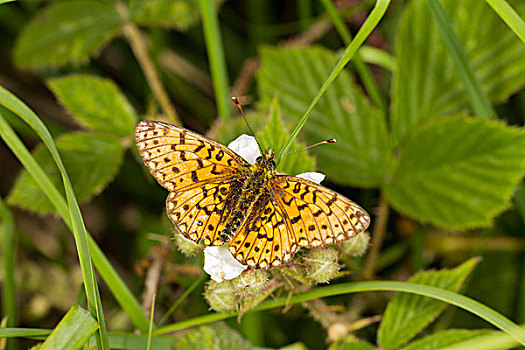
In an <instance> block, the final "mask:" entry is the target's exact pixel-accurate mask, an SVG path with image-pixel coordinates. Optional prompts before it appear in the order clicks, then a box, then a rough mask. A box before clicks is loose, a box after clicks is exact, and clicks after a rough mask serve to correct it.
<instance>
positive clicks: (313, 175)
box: [295, 171, 326, 184]
mask: <svg viewBox="0 0 525 350" xmlns="http://www.w3.org/2000/svg"><path fill="white" fill-rule="evenodd" d="M295 176H297V177H302V178H303V179H306V180H310V181H312V182H315V183H316V184H321V181H323V180H324V178H325V177H326V175H325V174H321V173H317V172H315V171H310V172H307V173H302V174H299V175H295Z"/></svg>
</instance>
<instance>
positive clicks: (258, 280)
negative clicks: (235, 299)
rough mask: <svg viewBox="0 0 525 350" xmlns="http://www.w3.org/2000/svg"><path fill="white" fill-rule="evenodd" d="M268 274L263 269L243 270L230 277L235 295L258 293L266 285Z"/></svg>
mask: <svg viewBox="0 0 525 350" xmlns="http://www.w3.org/2000/svg"><path fill="white" fill-rule="evenodd" d="M268 281H269V274H268V272H267V271H265V270H254V269H247V270H244V272H243V273H241V274H240V275H239V276H237V277H235V278H234V279H232V284H233V288H234V289H235V293H236V294H237V295H241V296H245V295H253V294H259V293H261V291H262V290H263V289H264V288H265V287H266V286H267V285H268Z"/></svg>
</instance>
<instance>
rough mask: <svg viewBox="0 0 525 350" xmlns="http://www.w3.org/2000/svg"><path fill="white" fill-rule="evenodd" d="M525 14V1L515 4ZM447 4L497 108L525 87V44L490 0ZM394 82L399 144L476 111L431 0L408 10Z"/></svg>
mask: <svg viewBox="0 0 525 350" xmlns="http://www.w3.org/2000/svg"><path fill="white" fill-rule="evenodd" d="M509 2H510V3H511V4H512V5H513V7H514V9H516V11H518V12H519V13H521V15H522V16H523V15H524V14H525V2H523V1H521V2H520V1H509ZM441 4H442V6H443V8H444V10H445V12H446V13H447V15H448V17H449V19H450V21H451V22H452V25H453V26H454V30H455V32H456V34H457V36H458V38H459V40H460V42H461V43H462V45H463V47H464V50H465V52H466V55H467V57H468V58H469V60H470V62H471V64H472V68H473V70H474V73H475V75H476V78H477V79H478V81H479V83H480V84H481V87H482V89H483V90H484V92H485V93H486V94H487V96H488V98H489V99H490V100H491V101H492V102H493V103H499V102H502V101H504V100H505V99H506V98H508V97H509V96H510V95H511V94H512V93H514V92H516V91H517V90H518V89H519V88H521V87H523V86H524V85H525V60H524V59H523V57H525V45H523V42H522V41H520V39H519V38H518V37H517V36H516V35H515V34H514V33H513V32H512V31H511V30H510V29H509V28H508V27H507V26H506V25H505V23H504V22H503V21H502V20H501V19H500V18H499V17H498V15H497V14H496V13H495V12H494V11H493V10H492V9H491V8H490V6H489V5H488V4H487V3H486V2H485V1H478V0H443V1H441ZM396 40H397V44H396V49H397V52H396V55H395V57H396V65H397V69H394V74H393V77H392V80H393V83H392V134H393V139H394V142H395V143H396V144H399V143H400V142H404V140H405V137H407V136H408V134H409V133H410V132H412V131H413V130H414V128H416V127H417V126H418V125H420V124H422V123H424V122H425V121H426V120H428V119H430V118H433V117H436V116H442V115H450V114H454V113H459V112H462V111H464V110H466V109H469V108H470V102H469V97H468V94H467V92H466V90H465V88H464V86H463V83H462V81H461V79H460V77H459V75H458V71H457V68H456V66H455V65H454V62H453V60H452V58H451V56H450V54H449V53H448V51H447V48H446V45H445V43H444V41H443V39H442V37H441V34H440V31H439V29H438V27H437V24H436V21H435V20H434V18H433V17H432V14H431V13H430V10H429V7H428V3H427V2H426V1H412V2H410V5H409V6H408V7H407V8H406V9H405V12H404V13H403V16H402V19H401V22H400V24H399V30H398V35H397V38H396Z"/></svg>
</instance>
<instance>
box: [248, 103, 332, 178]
mask: <svg viewBox="0 0 525 350" xmlns="http://www.w3.org/2000/svg"><path fill="white" fill-rule="evenodd" d="M288 137H290V130H289V129H288V128H287V127H286V126H285V125H284V123H283V121H282V120H281V112H280V108H279V101H278V99H277V98H274V100H273V102H272V107H271V108H270V116H269V118H268V121H267V122H266V126H265V127H264V128H263V129H262V130H261V131H260V132H259V133H257V140H258V141H259V143H260V144H261V147H263V149H266V148H268V147H270V148H272V149H273V150H279V149H280V148H281V146H283V145H284V144H285V142H286V140H288ZM302 147H305V144H302V143H298V142H294V143H293V145H292V147H291V149H290V150H294V149H299V148H302ZM320 147H327V146H320ZM328 147H329V146H328ZM314 170H315V160H314V158H313V157H311V156H309V155H308V153H306V151H299V152H295V153H292V154H288V155H286V156H284V157H283V158H282V159H281V162H279V164H278V165H277V171H279V172H283V173H285V174H289V175H297V174H301V173H305V172H308V171H314Z"/></svg>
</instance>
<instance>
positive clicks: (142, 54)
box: [116, 2, 181, 125]
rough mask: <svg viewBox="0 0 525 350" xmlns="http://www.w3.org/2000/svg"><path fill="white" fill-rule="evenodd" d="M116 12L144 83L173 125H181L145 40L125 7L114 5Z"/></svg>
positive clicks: (121, 4)
mask: <svg viewBox="0 0 525 350" xmlns="http://www.w3.org/2000/svg"><path fill="white" fill-rule="evenodd" d="M116 7H117V11H118V12H119V13H120V15H121V16H122V19H123V21H124V26H123V27H122V33H123V34H124V37H125V38H126V40H127V41H128V43H129V45H130V46H131V49H132V50H133V53H134V54H135V57H136V58H137V61H138V62H139V65H140V68H141V69H142V71H143V72H144V76H145V77H146V81H147V82H148V85H149V86H150V88H151V91H152V92H153V95H154V96H155V98H156V99H157V101H158V102H159V104H160V107H161V108H162V110H163V112H164V114H165V115H166V117H167V118H168V119H169V120H170V121H171V122H172V123H174V124H176V125H181V122H180V119H179V117H178V116H177V113H176V112H175V108H174V107H173V105H172V104H171V102H170V99H169V97H168V94H167V93H166V90H165V89H164V86H163V85H162V82H161V80H160V78H159V75H158V73H157V70H156V69H155V65H154V64H153V61H152V60H151V59H150V57H149V55H148V48H147V45H146V39H145V38H144V35H143V34H142V32H141V31H140V29H139V28H138V27H137V26H136V25H135V24H133V23H132V22H131V21H130V20H129V13H128V9H127V8H126V5H125V4H124V3H122V2H119V3H117V4H116Z"/></svg>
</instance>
